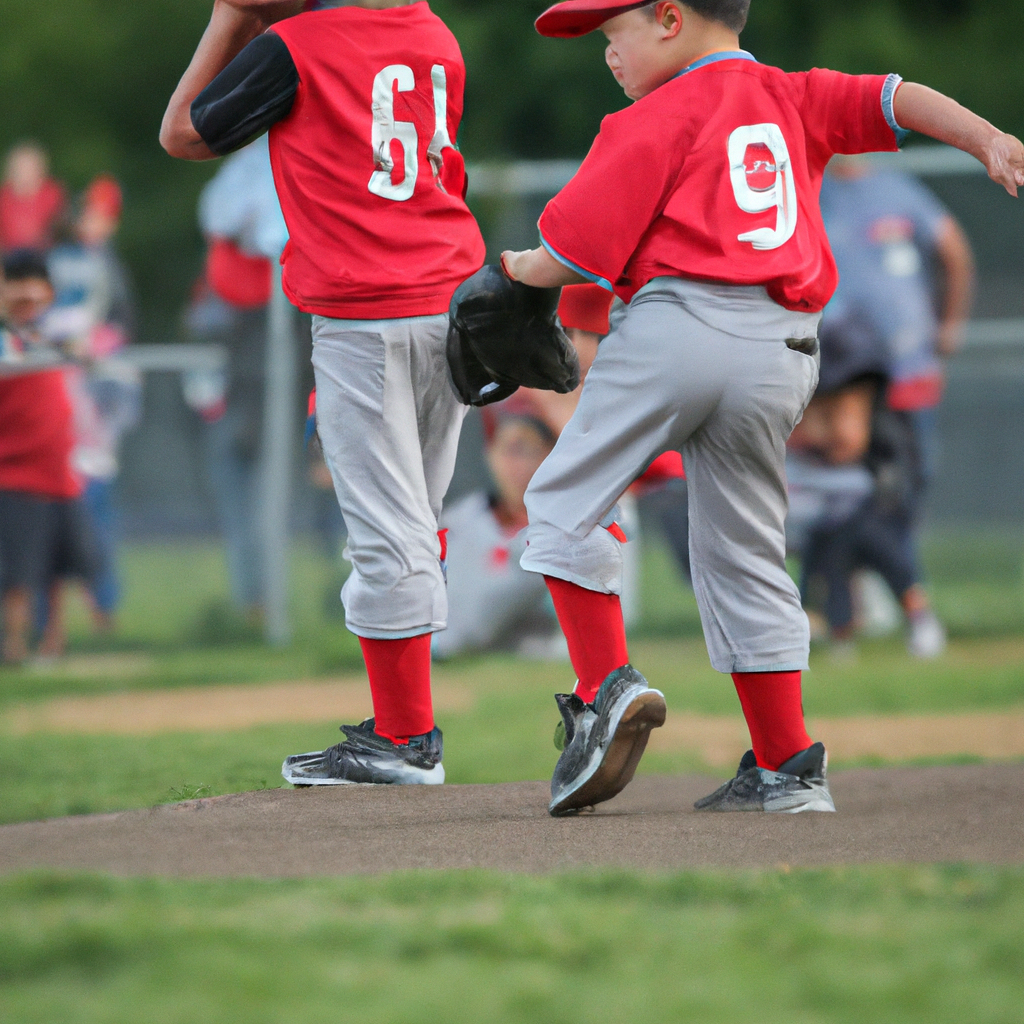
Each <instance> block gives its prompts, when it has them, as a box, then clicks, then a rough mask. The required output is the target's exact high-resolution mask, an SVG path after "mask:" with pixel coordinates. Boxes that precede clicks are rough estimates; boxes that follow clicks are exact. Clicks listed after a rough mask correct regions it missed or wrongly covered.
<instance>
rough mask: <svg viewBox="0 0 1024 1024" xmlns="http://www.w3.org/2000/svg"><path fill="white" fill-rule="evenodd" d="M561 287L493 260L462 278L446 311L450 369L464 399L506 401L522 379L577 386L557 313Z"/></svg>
mask: <svg viewBox="0 0 1024 1024" xmlns="http://www.w3.org/2000/svg"><path fill="white" fill-rule="evenodd" d="M559 293H560V289H558V288H531V287H530V286H529V285H525V284H521V283H520V282H519V281H513V280H511V279H510V278H509V277H508V276H507V275H506V274H505V273H504V271H503V270H502V269H501V267H495V266H486V267H483V268H482V269H481V270H478V271H477V272H476V273H475V274H474V275H473V276H472V277H471V278H469V279H468V280H466V281H463V282H462V284H461V285H459V287H458V288H457V289H456V291H455V294H454V295H453V296H452V304H451V308H450V309H449V312H448V320H449V327H448V374H449V377H450V379H451V382H452V386H453V387H454V388H455V393H456V394H457V395H458V396H459V401H461V402H462V403H463V405H490V404H491V403H492V402H500V401H501V400H502V399H503V398H508V396H509V395H511V394H512V393H513V392H514V391H515V390H516V389H517V388H519V387H527V388H541V389H542V390H544V391H557V392H558V393H559V394H563V395H564V394H568V392H570V391H574V390H575V389H576V388H577V387H578V386H579V383H580V363H579V359H578V358H577V357H576V350H575V349H574V348H573V346H572V343H571V342H570V341H569V339H568V338H567V337H566V335H565V332H564V331H563V330H562V328H561V327H560V326H559V324H558V321H557V320H556V318H555V314H556V311H557V309H558V296H559Z"/></svg>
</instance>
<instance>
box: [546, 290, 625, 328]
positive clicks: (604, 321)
mask: <svg viewBox="0 0 1024 1024" xmlns="http://www.w3.org/2000/svg"><path fill="white" fill-rule="evenodd" d="M614 298H615V296H614V295H613V294H612V293H611V292H610V291H608V290H607V289H606V288H602V287H601V286H600V285H599V284H569V285H566V286H565V287H564V288H563V289H562V297H561V298H560V299H559V300H558V319H559V320H561V321H562V326H563V327H565V328H567V329H568V328H573V327H574V328H575V329H576V330H577V331H589V332H590V333H591V334H600V335H605V334H607V333H608V314H609V313H610V312H611V309H612V301H613V300H614Z"/></svg>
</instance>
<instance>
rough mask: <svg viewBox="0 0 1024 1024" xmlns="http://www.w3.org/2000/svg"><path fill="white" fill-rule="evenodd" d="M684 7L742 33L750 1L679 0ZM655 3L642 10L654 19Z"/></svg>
mask: <svg viewBox="0 0 1024 1024" xmlns="http://www.w3.org/2000/svg"><path fill="white" fill-rule="evenodd" d="M679 2H680V3H681V4H682V5H683V6H684V7H689V8H690V10H691V11H696V12H697V13H698V14H699V15H700V16H701V17H702V18H707V19H708V20H709V21H720V22H721V23H722V24H723V25H725V26H727V27H728V28H731V29H732V30H733V32H742V31H743V29H744V27H745V26H746V24H747V14H748V13H749V12H750V0H679ZM656 7H657V3H652V4H650V5H649V6H648V7H645V8H644V9H643V11H644V13H645V14H646V15H647V16H648V17H650V18H653V17H654V10H655V8H656Z"/></svg>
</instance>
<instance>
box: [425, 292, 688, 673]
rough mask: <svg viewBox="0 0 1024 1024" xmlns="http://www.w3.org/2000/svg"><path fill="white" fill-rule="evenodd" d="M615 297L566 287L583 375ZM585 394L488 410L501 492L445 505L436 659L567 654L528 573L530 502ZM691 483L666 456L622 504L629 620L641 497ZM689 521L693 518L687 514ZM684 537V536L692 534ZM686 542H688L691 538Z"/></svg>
mask: <svg viewBox="0 0 1024 1024" xmlns="http://www.w3.org/2000/svg"><path fill="white" fill-rule="evenodd" d="M611 305H612V295H611V293H610V292H608V291H606V290H605V289H603V288H600V287H598V286H596V285H572V286H569V287H567V288H563V289H562V298H561V301H560V303H559V309H558V314H559V318H560V320H561V322H562V325H563V327H564V328H565V330H566V333H567V334H568V335H569V337H570V339H571V340H572V342H573V344H574V345H575V346H576V350H577V352H578V354H579V357H580V366H581V370H582V376H583V378H584V384H581V387H582V386H585V379H586V374H587V371H588V370H589V369H590V366H591V364H592V363H593V362H594V359H595V358H596V356H597V353H598V345H599V343H600V340H601V338H602V337H603V336H604V335H606V334H607V333H608V330H609V310H610V308H611ZM579 395H580V391H579V389H577V391H575V392H573V393H572V394H570V395H556V394H554V393H553V392H550V391H535V390H533V389H530V388H520V389H519V391H518V392H516V394H515V395H513V396H512V397H511V398H509V399H507V400H506V401H504V402H500V403H498V404H496V405H493V406H488V407H486V408H485V409H483V410H482V416H483V421H484V428H485V437H486V440H485V450H486V457H487V463H488V466H489V467H490V470H491V477H492V481H493V485H494V487H493V491H492V492H491V493H484V492H477V493H474V494H470V495H468V496H466V497H464V498H462V499H461V500H459V501H457V502H456V503H455V504H454V505H452V506H451V507H450V508H446V509H445V512H444V513H443V515H442V517H441V525H442V526H443V527H444V528H445V531H446V554H447V563H448V603H449V616H448V628H447V629H446V630H444V631H442V632H440V633H435V634H434V640H433V652H434V656H435V657H437V658H447V657H451V656H453V655H455V654H458V653H462V652H466V651H481V650H497V649H503V650H517V651H519V653H521V654H523V655H525V656H531V657H544V656H547V657H565V656H566V648H565V641H564V638H563V637H562V634H561V631H560V630H559V628H558V622H557V620H556V619H555V616H554V609H553V607H552V606H551V602H550V598H549V595H548V591H547V587H546V586H545V585H544V581H543V579H542V578H540V577H538V576H536V574H534V573H528V572H524V571H523V569H522V568H521V567H520V565H519V559H520V556H521V555H522V553H523V544H524V541H523V537H522V534H521V531H522V529H523V528H524V527H525V526H526V525H527V519H526V509H525V506H524V505H523V496H524V495H525V493H526V488H527V485H528V484H529V482H530V480H531V478H532V477H533V474H534V473H535V472H536V470H537V467H538V466H540V464H541V462H542V461H543V460H544V458H545V457H546V456H547V454H548V452H550V451H551V449H552V448H553V447H554V445H555V443H556V441H557V438H558V435H559V434H560V433H561V432H562V429H563V427H564V426H565V424H566V423H568V421H569V419H570V418H571V416H572V414H573V413H574V412H575V410H576V405H577V403H578V401H579ZM681 477H682V459H681V457H680V455H679V453H678V452H667V453H665V455H664V456H662V457H661V458H659V459H657V460H656V461H655V463H654V464H653V465H652V466H651V467H650V468H649V469H648V471H647V473H645V474H644V476H643V477H641V479H640V480H639V481H637V483H636V485H634V487H632V488H630V490H629V491H627V492H626V493H625V494H624V495H622V497H621V498H620V500H619V515H618V516H617V517H616V518H617V522H618V523H619V525H620V526H621V528H622V529H623V532H624V534H625V536H626V538H627V542H626V544H625V545H624V547H623V591H622V595H621V599H622V609H623V616H624V618H625V620H626V623H627V625H633V624H634V623H635V622H636V621H637V620H638V618H639V614H640V605H639V591H640V551H641V548H640V524H639V515H638V509H637V498H638V495H642V494H645V493H650V492H651V491H653V490H656V489H661V488H663V487H664V485H665V483H666V482H667V481H673V482H674V481H677V480H678V479H680V478H681ZM684 521H685V513H684ZM684 536H685V530H684ZM684 544H685V540H684Z"/></svg>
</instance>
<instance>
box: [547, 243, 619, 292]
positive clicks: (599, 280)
mask: <svg viewBox="0 0 1024 1024" xmlns="http://www.w3.org/2000/svg"><path fill="white" fill-rule="evenodd" d="M540 244H541V245H543V246H544V248H545V249H547V251H548V252H549V253H551V255H552V256H554V258H555V259H556V260H558V262H559V263H561V264H562V265H563V266H565V267H568V268H569V269H570V270H572V271H574V272H575V273H577V274H579V275H580V277H585V278H586V279H587V280H588V281H593V282H594V284H598V285H600V286H601V287H602V288H604V289H605V291H609V292H613V291H614V290H615V289H614V288H613V287H612V283H611V281H607V280H605V278H603V277H600V276H599V275H597V274H592V273H591V272H590V271H589V270H584V269H583V268H582V267H581V266H578V265H577V264H575V263H573V262H572V260H570V259H568V258H567V257H565V256H563V255H562V254H561V253H560V252H559V251H558V250H557V249H555V248H554V247H553V246H552V245H551V244H550V243H549V242H548V240H547V239H546V238H545V237H544V236H543V235H541V236H540Z"/></svg>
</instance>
